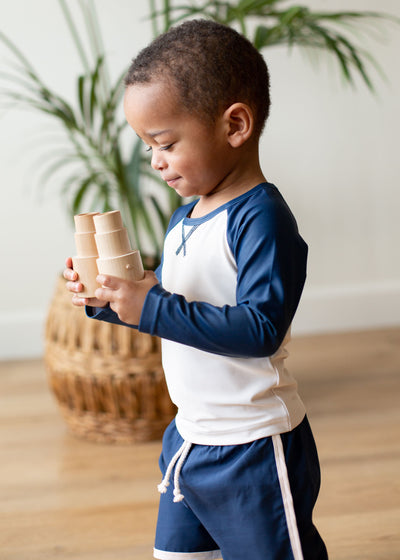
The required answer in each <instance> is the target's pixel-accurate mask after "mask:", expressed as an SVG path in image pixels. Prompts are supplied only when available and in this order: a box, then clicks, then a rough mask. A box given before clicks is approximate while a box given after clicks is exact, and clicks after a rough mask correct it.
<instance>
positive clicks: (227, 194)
mask: <svg viewBox="0 0 400 560" xmlns="http://www.w3.org/2000/svg"><path fill="white" fill-rule="evenodd" d="M265 181H266V179H265V177H264V175H263V174H262V172H261V170H258V171H257V172H255V173H251V174H248V175H247V176H246V177H242V178H241V180H239V181H235V182H234V183H233V184H232V183H231V184H227V185H226V186H225V187H223V188H222V189H220V190H217V191H216V192H211V193H210V194H207V195H203V196H201V197H200V198H199V200H198V202H197V204H195V206H194V207H193V210H192V213H191V215H190V217H191V218H202V217H203V216H206V215H207V214H209V213H210V212H213V211H214V210H216V209H217V208H219V207H220V206H222V205H223V204H226V203H227V202H229V201H230V200H233V199H235V198H237V197H238V196H240V195H242V194H244V193H246V192H248V191H250V190H251V189H253V188H254V187H256V186H257V185H259V184H260V183H263V182H265Z"/></svg>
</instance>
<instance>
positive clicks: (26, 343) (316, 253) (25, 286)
mask: <svg viewBox="0 0 400 560" xmlns="http://www.w3.org/2000/svg"><path fill="white" fill-rule="evenodd" d="M304 3H305V4H307V5H310V6H314V7H317V8H321V9H325V10H339V9H346V10H349V9H356V10H380V11H386V12H389V13H392V14H395V15H397V16H400V5H399V3H398V1H397V0H381V1H380V2H379V4H378V5H377V3H376V2H374V1H372V0H358V1H357V0H353V1H350V0H347V1H344V0H314V1H309V2H306V0H304ZM69 5H72V6H73V7H74V8H76V7H77V2H70V3H69ZM96 5H97V8H98V14H99V18H100V22H101V26H102V29H103V32H104V39H105V45H106V49H107V51H108V54H109V57H110V62H111V66H112V69H113V73H114V75H115V76H117V75H118V74H119V72H120V71H121V70H122V69H123V68H124V67H125V66H126V65H127V64H128V63H129V60H130V59H131V57H132V56H134V55H135V53H137V51H138V50H139V49H140V48H141V47H142V46H144V45H145V44H146V43H147V42H148V40H149V39H150V36H151V29H150V23H148V22H146V21H143V17H144V16H145V14H146V13H147V3H146V2H138V1H134V2H133V1H132V0H118V1H117V2H109V1H107V0H96ZM0 13H1V14H2V17H1V23H0V28H1V29H2V30H3V31H4V32H6V33H7V34H8V35H9V36H10V37H11V38H12V39H13V40H14V41H15V42H16V43H17V44H18V45H19V47H20V48H21V50H22V51H23V52H24V53H25V54H27V55H28V56H29V59H30V60H31V61H32V62H33V63H34V65H35V66H36V68H37V69H38V70H39V72H40V73H41V75H42V77H43V79H44V80H45V81H46V82H48V83H49V84H50V85H51V86H52V87H54V88H56V89H57V91H60V92H62V93H63V94H64V95H66V96H67V97H68V98H69V99H70V100H72V99H73V95H74V92H73V87H72V84H73V81H74V78H75V76H76V74H77V72H78V71H79V70H80V67H79V61H78V59H77V56H76V54H75V51H74V47H73V45H72V43H71V41H70V38H69V35H68V31H67V28H66V26H65V22H64V19H63V16H62V14H61V11H60V8H59V5H58V2H55V1H54V0H36V2H30V1H29V0H13V2H8V1H7V0H0ZM384 30H385V31H384V33H383V35H384V37H381V39H380V40H379V41H372V40H371V41H370V42H368V41H366V42H365V45H366V46H369V47H370V48H371V50H372V51H373V54H374V56H375V57H376V59H377V60H378V61H379V63H380V65H381V66H382V68H383V69H384V71H385V72H386V75H387V82H385V81H383V80H382V79H380V77H379V76H378V75H376V74H375V75H374V81H375V83H376V85H377V95H375V96H373V95H371V94H370V93H369V92H368V91H367V90H366V88H365V87H364V86H362V85H361V84H358V86H357V89H356V90H353V89H351V88H349V87H344V86H343V84H342V82H341V78H340V76H339V73H338V71H337V69H336V66H335V65H334V64H332V62H331V61H330V60H329V59H327V58H326V56H324V55H323V56H320V57H319V58H318V63H316V62H315V61H314V62H313V63H312V64H311V63H310V60H309V59H308V58H307V56H305V55H304V53H302V54H301V53H299V52H297V51H293V52H291V53H288V51H287V50H286V49H283V48H277V49H275V48H274V49H269V50H268V51H266V52H265V53H264V54H265V56H266V59H267V61H268V64H269V66H270V71H271V77H272V97H273V108H272V113H271V118H270V122H269V126H268V127H267V130H266V133H265V135H264V138H263V142H262V160H263V167H264V171H265V173H266V175H267V177H268V178H269V180H271V181H272V182H275V183H276V184H277V185H278V186H279V188H280V189H281V191H282V192H283V194H284V196H285V197H286V199H287V201H288V202H289V204H290V206H291V207H292V209H293V211H294V213H295V215H296V216H297V219H298V222H299V226H300V229H301V232H302V234H303V236H304V238H305V239H306V240H307V242H308V244H309V247H310V256H309V274H308V282H307V286H306V289H305V292H304V297H303V300H302V303H301V305H300V308H299V312H298V314H297V317H296V320H295V329H294V330H295V332H297V333H306V332H324V331H332V330H350V329H359V328H374V327H379V326H392V325H399V324H400V259H399V249H398V246H399V240H400V235H399V234H400V220H399V210H400V194H399V189H398V182H399V177H400V163H399V160H400V158H399V140H398V138H399V135H398V134H399V133H398V131H399V129H400V111H399V102H398V100H399V93H400V74H399V70H398V69H399V61H398V53H399V52H400V39H399V28H395V27H394V26H388V25H386V26H384ZM6 59H9V55H7V54H6V52H5V49H4V48H3V47H0V61H1V62H2V63H4V61H5V60H6ZM47 127H48V123H47V122H46V121H44V119H43V118H42V117H38V116H37V115H35V114H31V113H27V112H21V111H18V110H16V109H14V110H13V111H7V112H5V111H4V110H3V111H0V158H1V164H0V174H1V189H2V201H3V208H2V218H1V220H0V240H1V241H0V254H1V261H0V262H1V274H0V293H1V294H2V297H1V301H0V359H7V358H15V357H27V356H39V355H40V354H41V352H42V338H43V337H42V331H43V324H44V320H45V317H46V313H47V308H48V304H49V301H50V298H51V296H52V292H53V289H54V285H55V281H56V277H57V275H58V273H59V272H60V271H61V270H62V269H63V263H64V258H65V256H67V255H70V254H72V253H73V252H74V247H73V239H72V227H71V224H70V222H69V218H68V217H67V214H66V212H65V208H64V206H65V202H64V201H63V199H62V197H60V196H59V191H58V189H57V185H56V184H54V185H51V186H50V185H49V186H48V187H47V190H46V191H44V190H43V189H42V188H41V186H40V185H38V184H37V177H38V173H37V163H36V162H37V156H38V153H39V152H40V148H41V146H43V144H41V143H40V140H39V138H40V134H42V133H43V132H44V131H47ZM38 149H39V151H38Z"/></svg>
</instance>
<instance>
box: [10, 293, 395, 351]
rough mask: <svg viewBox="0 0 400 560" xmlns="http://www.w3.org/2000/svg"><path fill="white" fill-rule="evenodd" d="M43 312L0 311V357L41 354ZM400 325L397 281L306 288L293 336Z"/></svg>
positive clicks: (42, 344)
mask: <svg viewBox="0 0 400 560" xmlns="http://www.w3.org/2000/svg"><path fill="white" fill-rule="evenodd" d="M45 319H46V316H45V313H44V312H41V311H31V312H19V313H18V312H15V313H2V314H1V317H0V360H17V359H27V358H39V357H41V356H42V355H43V348H44V339H43V333H44V324H45ZM394 326H400V283H382V284H374V285H367V284H363V285H360V286H341V287H326V288H310V289H308V288H306V289H305V291H304V294H303V298H302V300H301V303H300V306H299V309H298V311H297V314H296V317H295V320H294V322H293V329H292V332H293V335H294V336H295V335H302V334H317V333H328V332H338V331H354V330H364V329H373V328H385V327H394Z"/></svg>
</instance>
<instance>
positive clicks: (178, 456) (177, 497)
mask: <svg viewBox="0 0 400 560" xmlns="http://www.w3.org/2000/svg"><path fill="white" fill-rule="evenodd" d="M191 447H192V444H191V443H190V442H189V441H184V442H183V444H182V445H181V447H180V448H179V449H178V451H177V452H176V453H175V455H174V456H173V457H172V459H171V461H170V462H169V465H168V468H167V470H166V472H165V475H164V478H163V479H162V481H161V483H160V484H159V485H158V486H157V488H158V491H159V492H160V494H165V493H166V491H167V488H168V486H169V479H170V478H171V474H172V470H173V468H174V467H175V464H176V468H175V474H174V502H181V501H182V500H183V498H184V495H183V494H182V492H181V488H180V485H179V476H180V474H181V470H182V466H183V463H184V462H185V461H186V457H187V456H188V453H189V451H190V448H191Z"/></svg>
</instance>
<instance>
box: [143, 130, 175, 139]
mask: <svg viewBox="0 0 400 560" xmlns="http://www.w3.org/2000/svg"><path fill="white" fill-rule="evenodd" d="M167 132H171V129H170V128H166V129H164V130H156V131H155V132H149V133H148V135H149V136H151V138H156V137H157V136H161V134H166V133H167Z"/></svg>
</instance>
